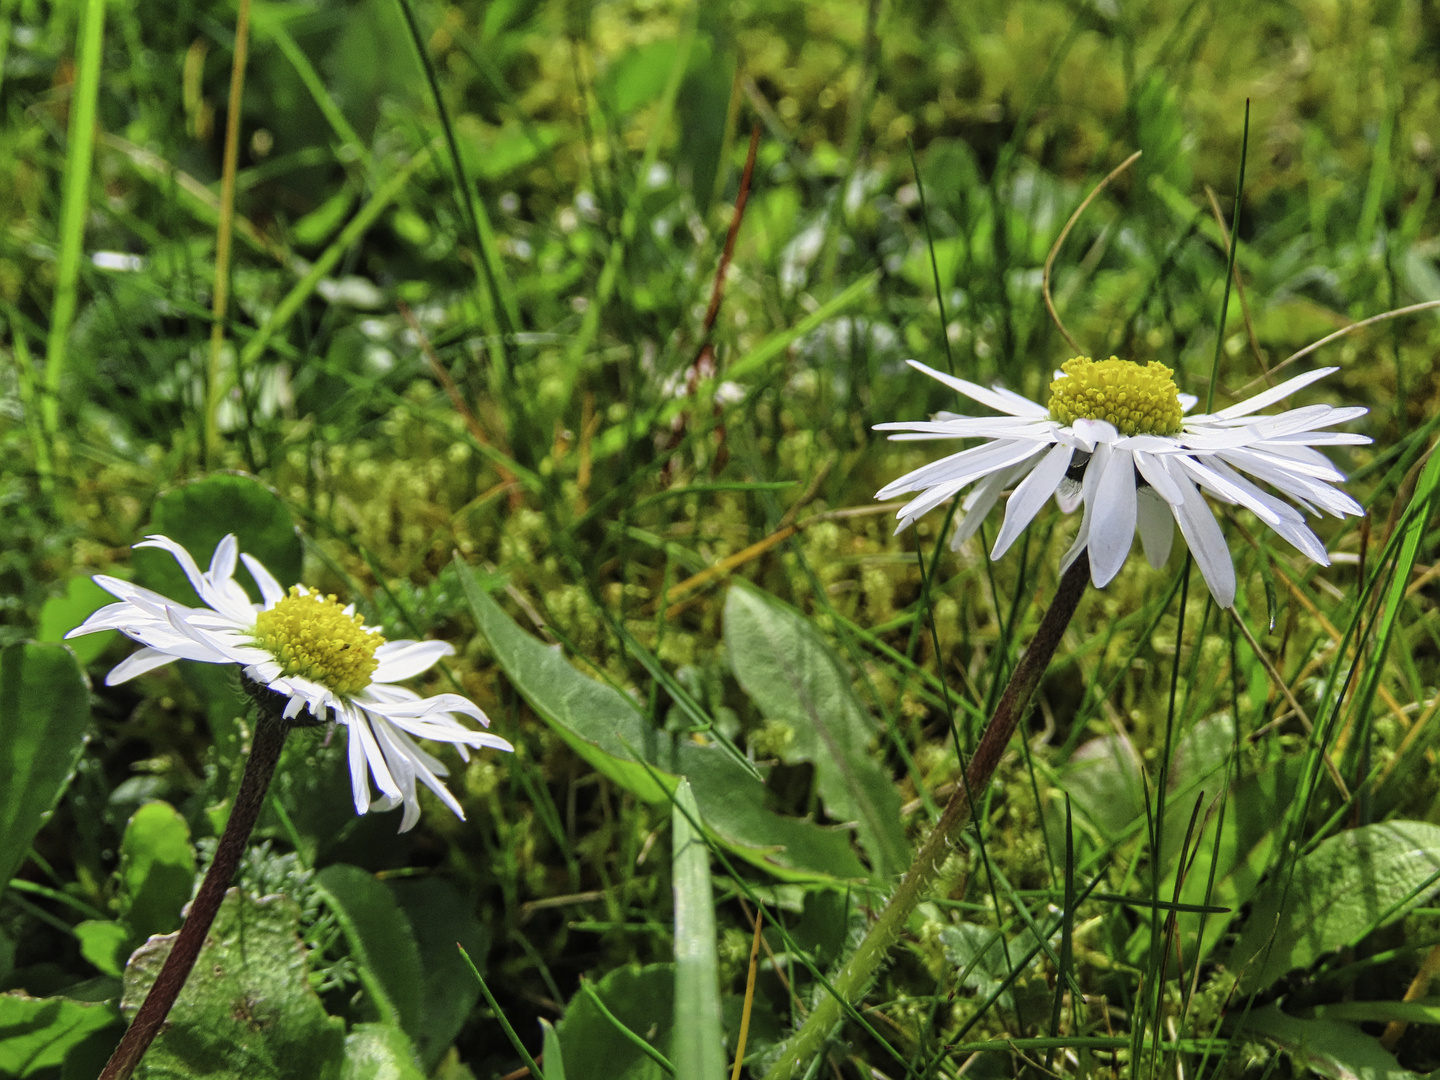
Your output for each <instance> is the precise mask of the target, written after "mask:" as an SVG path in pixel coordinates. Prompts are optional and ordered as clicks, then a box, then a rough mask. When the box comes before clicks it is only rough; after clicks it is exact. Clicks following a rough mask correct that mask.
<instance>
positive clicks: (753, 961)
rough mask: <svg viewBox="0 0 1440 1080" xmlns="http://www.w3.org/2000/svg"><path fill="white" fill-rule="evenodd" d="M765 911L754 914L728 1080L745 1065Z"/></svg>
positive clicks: (737, 1077)
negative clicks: (743, 996) (741, 1004)
mask: <svg viewBox="0 0 1440 1080" xmlns="http://www.w3.org/2000/svg"><path fill="white" fill-rule="evenodd" d="M764 911H765V909H764V908H759V909H757V910H756V912H755V940H753V941H752V942H750V970H749V972H748V973H747V974H746V976H745V1007H744V1008H743V1009H741V1010H740V1034H739V1035H737V1036H736V1037H735V1069H734V1071H733V1072H731V1074H730V1080H740V1070H741V1068H742V1067H743V1065H744V1064H745V1042H746V1040H747V1039H748V1038H749V1035H750V1011H751V1009H753V1008H754V1006H755V975H756V974H757V972H758V971H759V970H760V936H761V935H760V928H761V926H762V925H764V924H763V922H762V920H761V916H762V915H763V914H764Z"/></svg>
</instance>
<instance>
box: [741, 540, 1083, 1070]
mask: <svg viewBox="0 0 1440 1080" xmlns="http://www.w3.org/2000/svg"><path fill="white" fill-rule="evenodd" d="M1089 577H1090V553H1089V552H1088V551H1084V552H1081V553H1080V556H1079V558H1077V559H1076V560H1075V561H1074V562H1073V563H1072V564H1071V565H1070V568H1069V569H1068V570H1066V571H1065V573H1064V575H1063V576H1062V577H1061V578H1060V585H1059V587H1058V588H1057V589H1056V591H1055V599H1054V600H1053V601H1051V603H1050V607H1049V609H1048V610H1047V611H1046V612H1045V616H1044V618H1042V619H1041V620H1040V627H1039V629H1037V630H1036V631H1035V637H1034V639H1033V640H1032V641H1031V642H1030V647H1029V648H1028V649H1026V650H1025V654H1024V655H1023V656H1022V657H1021V658H1020V661H1019V663H1017V664H1016V665H1015V670H1014V672H1012V673H1011V675H1010V681H1009V683H1007V684H1006V686H1005V692H1004V694H1002V695H1001V697H1000V702H999V704H998V705H996V706H995V713H994V715H993V716H991V717H990V722H989V723H988V724H987V725H986V726H985V730H984V732H983V733H982V734H981V735H980V742H979V744H978V745H977V746H976V747H975V753H974V755H972V756H971V758H970V764H969V765H968V766H966V769H965V782H964V783H963V784H961V785H959V786H958V787H957V788H956V789H955V794H954V795H952V796H951V797H950V801H949V803H947V804H946V806H945V810H944V812H942V813H941V815H940V820H939V821H937V822H936V823H935V828H934V829H933V830H931V832H930V835H929V837H928V838H926V840H925V843H924V845H923V846H922V847H921V848H920V851H919V853H918V854H917V855H916V856H915V861H914V862H913V863H912V864H911V866H910V869H909V870H907V871H906V872H905V876H904V877H903V878H901V879H900V884H899V886H898V887H897V888H896V890H895V892H894V893H893V894H892V895H891V897H890V900H889V902H888V903H887V904H886V905H885V909H884V910H883V911H881V912H880V917H879V918H878V919H876V920H875V923H874V925H873V926H871V927H870V930H869V932H868V933H866V935H865V939H864V940H863V941H861V942H860V945H859V946H858V947H857V948H856V950H855V952H854V953H852V954H851V956H850V959H849V960H847V961H846V962H845V966H844V967H843V968H841V969H840V973H839V974H838V975H836V976H835V978H834V979H833V980H832V985H833V987H834V989H835V993H833V994H827V995H826V996H825V997H823V998H822V999H821V1000H820V1002H819V1004H818V1005H816V1006H815V1009H814V1011H813V1012H811V1013H810V1016H809V1017H808V1018H807V1019H806V1021H805V1023H804V1024H803V1025H801V1027H800V1029H799V1030H798V1031H796V1032H795V1034H794V1035H792V1036H790V1038H789V1039H787V1040H786V1041H785V1043H784V1045H783V1046H782V1048H781V1053H780V1057H779V1058H778V1059H777V1060H776V1062H775V1064H774V1065H772V1066H771V1067H770V1070H769V1072H767V1073H766V1074H765V1080H793V1078H794V1077H796V1076H799V1075H800V1074H801V1072H802V1069H803V1067H804V1065H805V1064H806V1062H808V1061H809V1060H810V1059H811V1058H812V1057H813V1056H814V1055H815V1054H816V1053H817V1052H818V1051H819V1050H820V1047H821V1044H822V1043H823V1042H824V1040H825V1039H826V1037H827V1036H828V1035H829V1034H830V1032H831V1030H832V1029H833V1028H834V1027H835V1025H836V1024H837V1023H839V1021H840V1018H841V1014H842V1011H843V1010H844V1009H845V1008H846V1006H848V1005H849V1004H850V1003H851V1001H852V1000H853V999H855V998H857V997H859V996H860V994H861V993H862V992H863V991H864V989H865V987H866V985H867V984H868V983H869V981H870V979H871V977H872V976H873V975H874V974H875V972H876V971H877V970H878V969H879V967H880V964H881V962H882V961H883V960H884V959H885V956H886V954H887V953H888V952H889V951H890V949H891V947H892V946H894V944H895V942H896V941H898V940H899V938H900V934H901V932H902V931H903V930H904V929H905V924H906V922H907V921H908V920H909V918H910V915H911V913H912V912H913V911H914V910H915V907H916V905H917V904H919V903H920V901H921V900H922V899H923V898H924V897H925V895H926V893H927V892H928V891H929V890H930V887H931V886H932V885H934V884H935V881H936V879H937V878H938V877H939V876H940V870H941V868H942V867H943V866H944V865H945V862H946V860H947V859H949V857H950V853H951V851H952V850H953V849H954V848H955V846H956V844H957V843H958V842H959V840H960V835H961V833H963V832H964V831H965V827H966V826H967V825H968V824H970V819H971V817H972V816H973V805H972V803H971V799H972V797H973V798H975V799H979V798H980V797H981V795H983V794H984V792H985V791H986V790H987V789H988V788H989V786H990V781H991V779H993V777H994V775H995V769H996V767H997V766H998V765H999V764H1000V758H1001V756H1002V755H1003V754H1004V753H1005V747H1006V746H1007V745H1008V744H1009V742H1010V736H1011V735H1013V734H1014V733H1015V728H1016V726H1017V725H1018V724H1019V723H1020V719H1021V717H1023V716H1024V715H1025V712H1026V709H1027V708H1028V706H1029V704H1030V698H1031V696H1032V695H1033V694H1034V693H1035V688H1036V687H1037V686H1039V685H1040V679H1041V678H1042V677H1043V676H1044V674H1045V671H1046V669H1047V668H1048V667H1049V666H1050V659H1051V657H1053V656H1054V655H1055V650H1056V648H1058V647H1059V645H1060V639H1061V637H1062V635H1063V634H1064V633H1065V627H1067V626H1068V625H1070V618H1071V616H1073V615H1074V614H1075V608H1076V607H1077V606H1078V605H1079V603H1080V597H1081V596H1082V595H1084V592H1085V583H1086V581H1087V580H1088V579H1089Z"/></svg>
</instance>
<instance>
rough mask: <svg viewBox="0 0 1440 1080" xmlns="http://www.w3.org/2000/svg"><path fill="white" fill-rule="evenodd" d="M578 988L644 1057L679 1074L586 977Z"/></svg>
mask: <svg viewBox="0 0 1440 1080" xmlns="http://www.w3.org/2000/svg"><path fill="white" fill-rule="evenodd" d="M476 978H479V976H478V975H477V976H476ZM580 990H581V992H582V993H584V994H585V995H586V996H587V997H589V998H590V1002H591V1004H593V1005H594V1006H595V1008H597V1009H599V1010H600V1015H601V1016H603V1017H605V1019H606V1020H608V1021H610V1023H612V1024H614V1025H615V1030H616V1031H618V1032H620V1034H621V1035H623V1036H625V1038H627V1039H629V1040H630V1041H631V1042H632V1043H634V1044H635V1046H636V1047H637V1048H638V1049H639V1050H640V1051H641V1052H642V1053H643V1054H644V1055H645V1056H646V1057H648V1058H649V1059H650V1060H651V1061H653V1062H655V1064H656V1065H659V1066H660V1068H661V1069H663V1070H664V1072H665V1075H666V1076H678V1075H679V1073H677V1072H676V1071H675V1066H674V1065H672V1064H670V1061H669V1059H668V1058H666V1056H665V1055H664V1054H662V1053H660V1051H659V1050H656V1049H655V1047H653V1046H651V1045H650V1044H649V1043H648V1042H646V1041H645V1040H644V1039H642V1038H641V1037H640V1036H639V1035H637V1034H635V1032H633V1031H631V1030H630V1029H629V1028H628V1027H626V1026H625V1024H624V1023H623V1022H622V1021H621V1019H620V1018H619V1017H618V1016H616V1015H615V1014H614V1013H612V1012H611V1011H610V1010H609V1009H608V1008H607V1007H606V1005H605V1002H603V1001H601V1000H600V995H599V994H597V993H596V992H595V987H593V986H591V985H590V981H589V980H588V979H582V980H581V981H580ZM687 1080H688V1077H687Z"/></svg>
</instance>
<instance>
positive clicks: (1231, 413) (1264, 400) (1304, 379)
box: [1195, 367, 1340, 420]
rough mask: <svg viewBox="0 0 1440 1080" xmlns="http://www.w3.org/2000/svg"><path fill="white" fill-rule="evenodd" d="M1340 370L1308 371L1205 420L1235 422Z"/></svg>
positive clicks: (1332, 368)
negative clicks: (1239, 417) (1237, 418)
mask: <svg viewBox="0 0 1440 1080" xmlns="http://www.w3.org/2000/svg"><path fill="white" fill-rule="evenodd" d="M1339 370H1340V369H1339V368H1336V367H1326V368H1316V369H1315V370H1314V371H1307V372H1305V374H1303V375H1296V376H1295V377H1294V378H1292V379H1286V380H1285V381H1284V382H1282V383H1281V384H1280V385H1279V386H1272V387H1271V388H1270V389H1269V390H1265V391H1262V392H1261V393H1258V394H1256V395H1255V396H1254V397H1252V398H1246V399H1245V400H1244V401H1242V402H1239V403H1238V404H1235V405H1231V406H1230V407H1229V408H1228V409H1221V410H1220V411H1219V412H1217V413H1211V414H1210V416H1208V417H1205V419H1213V420H1233V419H1235V418H1236V417H1237V416H1249V415H1250V414H1251V413H1255V412H1259V411H1260V410H1261V409H1264V408H1268V407H1269V406H1271V405H1273V404H1275V402H1277V401H1281V400H1283V399H1285V398H1287V397H1289V396H1290V395H1291V394H1293V393H1295V392H1296V391H1297V390H1303V389H1304V388H1305V387H1307V386H1309V385H1310V384H1311V383H1313V382H1318V381H1319V380H1320V379H1323V378H1325V376H1326V375H1330V374H1332V373H1334V372H1336V371H1339ZM1195 419H1197V420H1198V419H1201V418H1200V417H1196V418H1195Z"/></svg>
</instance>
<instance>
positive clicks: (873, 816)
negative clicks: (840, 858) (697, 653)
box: [725, 585, 910, 879]
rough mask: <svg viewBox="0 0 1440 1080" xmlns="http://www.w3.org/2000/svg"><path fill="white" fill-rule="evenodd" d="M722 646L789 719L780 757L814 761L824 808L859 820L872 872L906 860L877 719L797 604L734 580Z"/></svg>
mask: <svg viewBox="0 0 1440 1080" xmlns="http://www.w3.org/2000/svg"><path fill="white" fill-rule="evenodd" d="M725 647H726V649H727V651H728V652H729V655H730V664H731V666H732V667H733V668H734V669H735V677H736V678H737V679H739V680H740V685H741V686H742V687H744V688H745V692H746V693H747V694H749V695H750V697H751V698H752V699H753V700H754V701H755V704H756V705H757V706H759V708H760V711H761V712H763V713H764V714H765V716H766V717H767V718H769V719H770V720H778V721H782V722H784V723H787V724H789V725H790V729H791V730H792V731H793V732H794V741H793V742H792V743H791V745H790V748H789V750H788V751H785V752H782V758H783V759H784V760H785V761H787V762H790V763H794V762H800V761H808V762H811V763H813V764H814V766H815V776H816V780H817V783H818V785H819V789H820V797H821V798H822V799H823V800H824V801H825V808H826V811H827V812H828V813H829V814H830V816H831V817H834V818H838V819H839V820H841V821H854V822H857V823H858V827H859V828H858V831H859V835H860V844H861V846H862V847H863V848H864V849H865V851H866V853H867V854H868V855H869V856H870V862H871V864H872V865H873V866H874V868H875V872H876V874H877V876H879V877H880V878H882V879H888V878H891V877H894V876H896V875H898V874H901V873H903V872H904V871H905V868H906V867H908V866H909V865H910V845H909V844H908V843H907V842H906V839H905V825H904V815H903V814H901V812H900V793H899V790H898V789H897V788H896V787H895V783H894V781H893V780H892V779H891V777H890V773H889V771H888V770H887V769H885V767H884V766H883V765H882V764H881V762H880V761H879V760H878V758H877V755H876V754H875V752H874V751H872V749H871V745H870V744H871V742H872V740H873V739H874V737H875V734H876V732H875V726H874V724H873V723H872V722H871V719H870V717H869V715H868V714H867V713H866V711H865V709H864V707H863V706H862V705H861V704H860V702H859V701H858V700H857V699H856V697H855V694H854V692H853V691H852V690H851V688H850V676H849V674H848V673H847V672H846V671H845V669H844V667H843V666H842V665H841V663H840V661H839V659H838V658H837V657H836V656H835V655H834V654H833V653H832V652H831V651H830V648H829V646H828V645H826V644H825V640H824V639H823V638H822V637H821V636H820V634H819V632H818V631H817V630H816V629H815V627H814V626H813V625H812V624H811V623H810V621H809V620H808V619H806V618H804V617H803V616H802V615H800V614H799V613H798V612H796V611H794V610H792V609H790V608H788V607H786V606H784V605H783V604H781V603H779V602H778V601H776V600H773V599H772V598H770V597H768V596H765V595H764V594H762V593H760V592H759V591H757V590H755V589H753V588H750V587H748V586H744V585H735V586H733V587H732V588H731V589H730V594H729V595H728V596H727V597H726V598H725Z"/></svg>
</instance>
